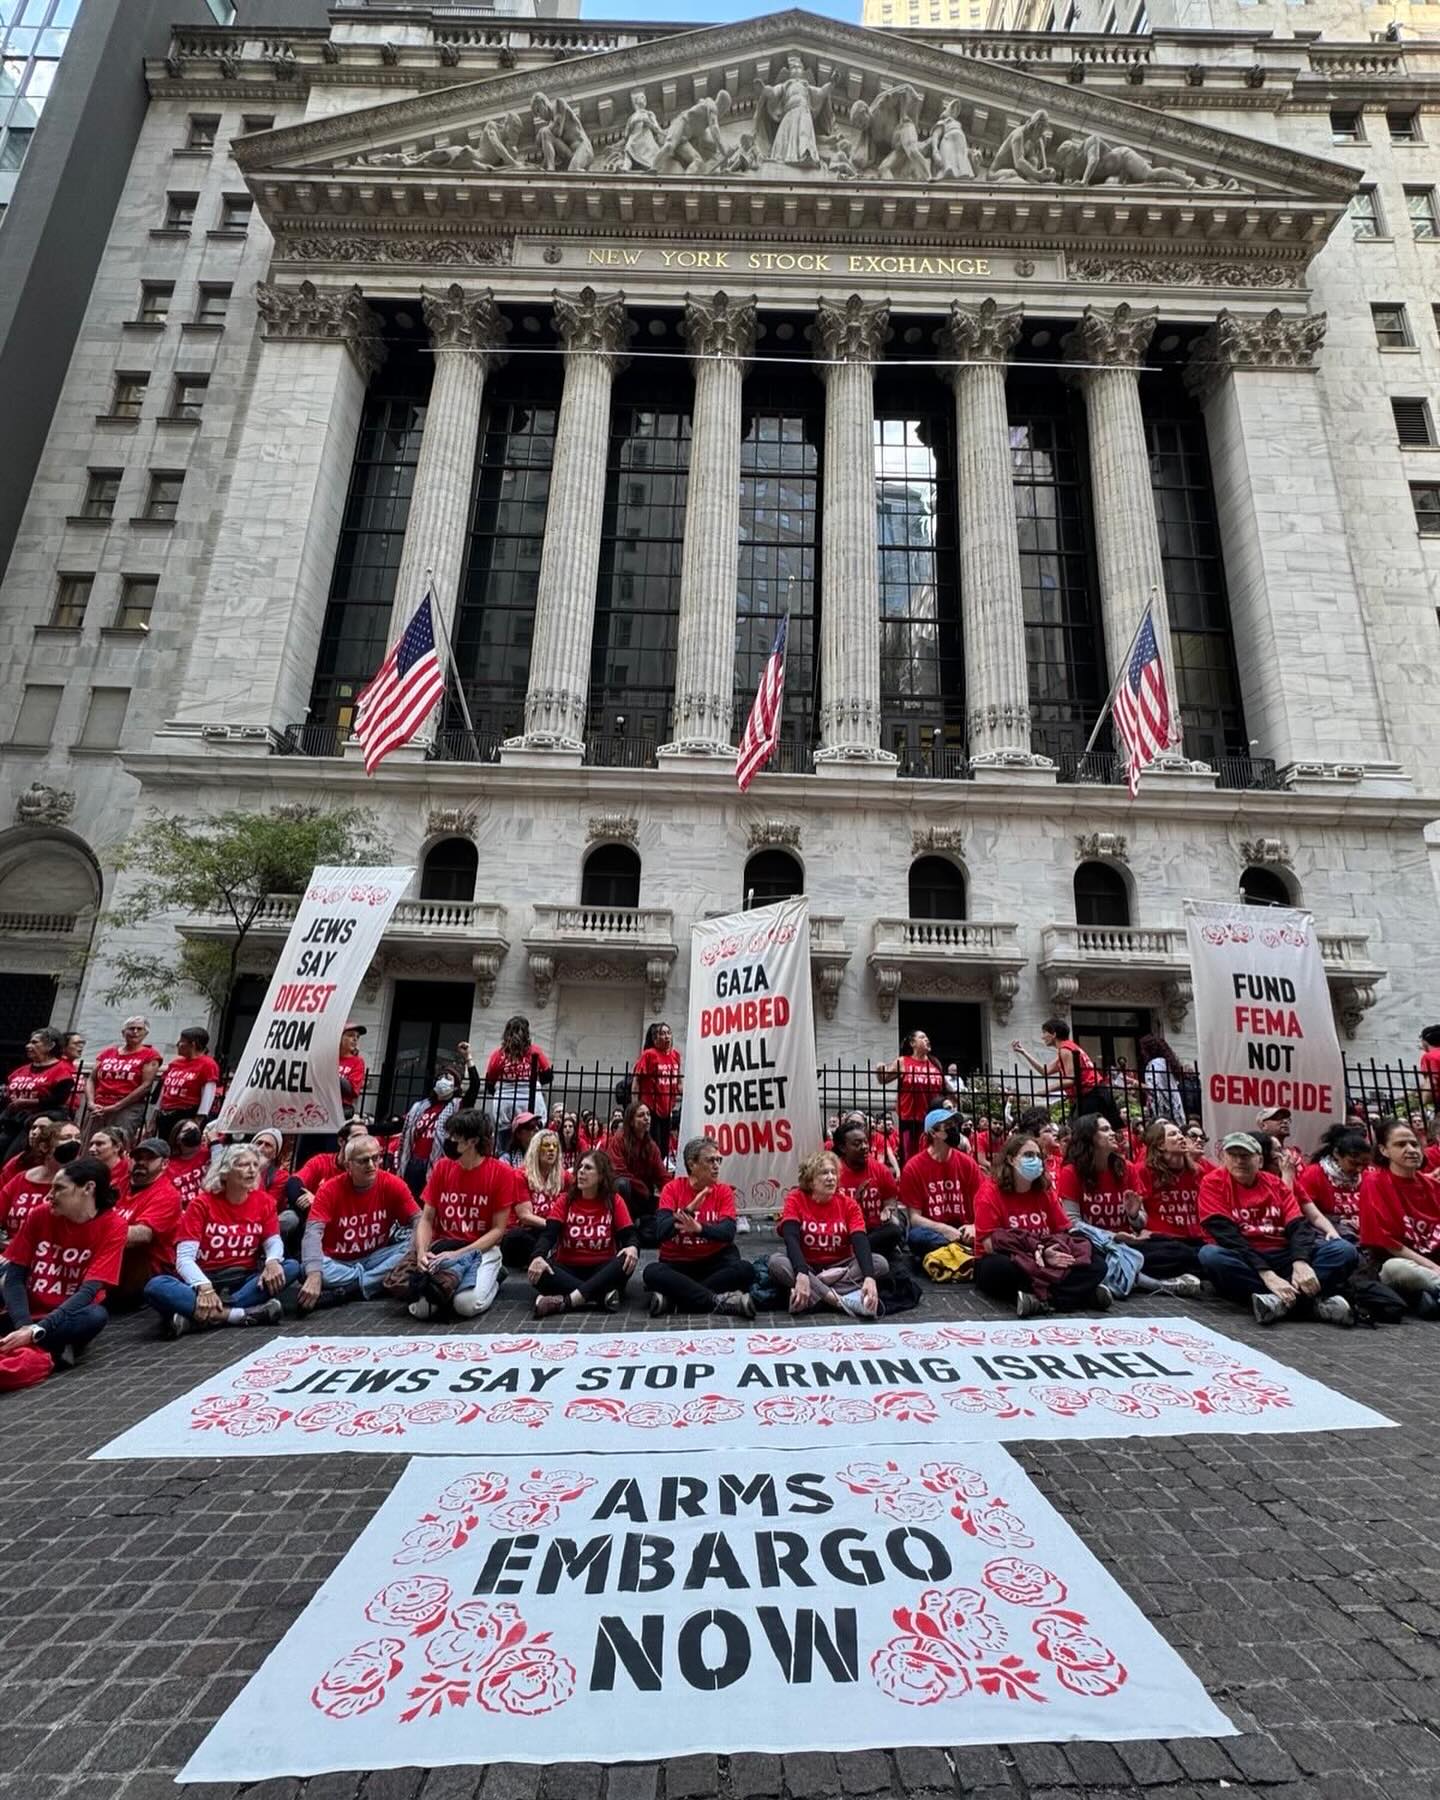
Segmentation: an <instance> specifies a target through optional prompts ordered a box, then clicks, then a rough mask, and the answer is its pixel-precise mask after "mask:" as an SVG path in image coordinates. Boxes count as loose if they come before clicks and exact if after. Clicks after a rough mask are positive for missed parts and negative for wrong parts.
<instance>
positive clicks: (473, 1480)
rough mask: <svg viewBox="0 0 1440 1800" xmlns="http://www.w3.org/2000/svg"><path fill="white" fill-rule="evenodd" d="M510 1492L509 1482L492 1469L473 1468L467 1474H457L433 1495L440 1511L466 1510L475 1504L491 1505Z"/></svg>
mask: <svg viewBox="0 0 1440 1800" xmlns="http://www.w3.org/2000/svg"><path fill="white" fill-rule="evenodd" d="M509 1492H510V1484H509V1482H508V1481H506V1479H505V1477H504V1476H503V1475H497V1474H496V1473H495V1471H494V1470H493V1469H475V1470H473V1471H472V1472H471V1473H470V1474H469V1475H457V1476H456V1478H455V1480H454V1481H452V1482H450V1483H449V1484H448V1486H446V1487H443V1488H442V1489H441V1490H440V1492H439V1493H438V1494H437V1495H436V1496H435V1504H436V1505H437V1506H438V1507H439V1508H440V1510H441V1512H468V1511H470V1510H471V1508H473V1507H476V1506H493V1505H494V1504H495V1502H496V1501H497V1500H503V1499H504V1498H505V1496H506V1495H507V1494H508V1493H509Z"/></svg>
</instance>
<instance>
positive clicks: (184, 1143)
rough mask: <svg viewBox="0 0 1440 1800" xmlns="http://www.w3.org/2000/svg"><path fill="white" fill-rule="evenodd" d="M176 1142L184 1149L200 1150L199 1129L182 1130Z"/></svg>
mask: <svg viewBox="0 0 1440 1800" xmlns="http://www.w3.org/2000/svg"><path fill="white" fill-rule="evenodd" d="M175 1142H176V1144H177V1145H178V1146H179V1147H180V1149H182V1150H198V1149H199V1148H200V1133H199V1132H198V1131H182V1132H181V1133H180V1135H179V1137H178V1138H176V1140H175Z"/></svg>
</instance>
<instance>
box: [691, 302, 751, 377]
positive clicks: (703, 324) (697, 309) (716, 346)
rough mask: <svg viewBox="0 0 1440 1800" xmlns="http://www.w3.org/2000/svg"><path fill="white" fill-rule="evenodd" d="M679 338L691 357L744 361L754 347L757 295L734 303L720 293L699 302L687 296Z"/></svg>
mask: <svg viewBox="0 0 1440 1800" xmlns="http://www.w3.org/2000/svg"><path fill="white" fill-rule="evenodd" d="M680 335H681V336H682V337H683V338H684V339H685V342H686V343H687V344H689V346H690V354H691V355H692V356H728V357H733V358H734V359H735V360H736V361H737V362H744V361H745V359H746V358H747V357H748V356H749V355H750V353H751V351H752V350H753V349H754V348H755V296H754V295H753V294H752V295H751V296H750V298H749V299H748V300H732V299H731V297H730V295H729V294H727V293H724V292H721V293H718V294H710V295H708V296H707V297H705V298H702V299H699V300H697V299H696V298H695V297H694V295H693V294H687V295H686V296H685V317H684V320H683V322H682V324H681V326H680Z"/></svg>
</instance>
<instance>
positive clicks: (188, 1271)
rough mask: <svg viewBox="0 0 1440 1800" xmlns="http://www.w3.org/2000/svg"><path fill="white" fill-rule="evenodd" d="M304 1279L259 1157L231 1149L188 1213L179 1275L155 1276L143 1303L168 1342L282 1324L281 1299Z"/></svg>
mask: <svg viewBox="0 0 1440 1800" xmlns="http://www.w3.org/2000/svg"><path fill="white" fill-rule="evenodd" d="M299 1274H300V1265H299V1263H297V1262H292V1261H290V1260H288V1259H287V1258H286V1256H285V1247H284V1245H283V1244H282V1243H281V1241H280V1221H279V1219H278V1218H277V1217H276V1216H275V1202H274V1200H273V1199H272V1198H271V1197H270V1195H269V1194H267V1193H266V1192H265V1190H264V1189H263V1188H262V1187H261V1186H260V1158H259V1157H258V1156H256V1154H255V1152H254V1151H253V1150H252V1149H251V1148H250V1146H249V1145H248V1144H232V1145H231V1146H230V1148H229V1149H228V1150H225V1151H223V1152H222V1153H221V1155H220V1158H219V1160H218V1161H217V1162H216V1163H215V1164H214V1165H213V1167H212V1168H211V1169H210V1171H209V1173H208V1174H207V1175H206V1177H205V1181H204V1184H203V1185H202V1187H201V1190H200V1192H199V1194H198V1195H197V1196H196V1197H195V1199H194V1200H193V1201H191V1203H190V1205H189V1206H187V1207H186V1209H185V1213H184V1216H183V1217H182V1218H181V1221H180V1230H179V1234H178V1241H177V1243H176V1245H175V1273H174V1274H173V1275H155V1276H153V1277H152V1278H151V1279H150V1280H149V1281H147V1282H146V1284H145V1298H146V1300H147V1301H148V1302H149V1304H150V1305H151V1306H153V1307H154V1308H155V1310H156V1312H157V1313H159V1315H160V1323H161V1328H162V1330H163V1331H164V1332H165V1334H166V1336H167V1337H172V1338H178V1337H180V1336H181V1335H182V1334H183V1333H184V1332H186V1331H189V1330H192V1329H194V1330H201V1329H205V1328H208V1327H210V1326H214V1325H240V1326H243V1325H278V1324H279V1323H280V1318H281V1306H280V1295H281V1294H282V1293H284V1291H285V1289H286V1288H287V1287H289V1286H290V1284H291V1283H292V1282H293V1281H295V1280H296V1279H297V1278H298V1276H299Z"/></svg>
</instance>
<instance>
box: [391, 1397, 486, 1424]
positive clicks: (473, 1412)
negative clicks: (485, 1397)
mask: <svg viewBox="0 0 1440 1800" xmlns="http://www.w3.org/2000/svg"><path fill="white" fill-rule="evenodd" d="M484 1410H485V1409H484V1407H483V1406H477V1405H476V1404H475V1403H474V1401H473V1400H472V1401H470V1402H469V1403H468V1404H467V1402H465V1401H464V1400H418V1401H417V1402H416V1403H415V1405H414V1406H412V1407H410V1408H409V1409H408V1416H409V1420H410V1423H411V1424H412V1425H472V1424H473V1423H474V1422H475V1420H476V1419H478V1418H479V1417H480V1416H481V1414H482V1413H483V1412H484Z"/></svg>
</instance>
